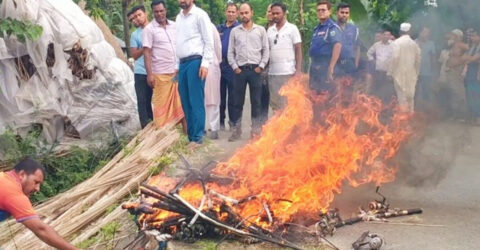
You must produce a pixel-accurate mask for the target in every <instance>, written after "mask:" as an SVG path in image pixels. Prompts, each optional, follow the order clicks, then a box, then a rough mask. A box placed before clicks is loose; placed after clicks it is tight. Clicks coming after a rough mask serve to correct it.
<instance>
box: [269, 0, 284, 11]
mask: <svg viewBox="0 0 480 250" xmlns="http://www.w3.org/2000/svg"><path fill="white" fill-rule="evenodd" d="M273 7H280V8H281V9H282V11H283V13H285V12H287V6H286V5H285V4H284V3H279V2H276V3H273V4H272V6H270V9H273Z"/></svg>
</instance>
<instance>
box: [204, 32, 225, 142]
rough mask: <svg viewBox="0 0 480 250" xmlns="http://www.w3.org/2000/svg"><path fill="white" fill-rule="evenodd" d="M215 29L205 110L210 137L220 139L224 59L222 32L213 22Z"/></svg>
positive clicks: (206, 83)
mask: <svg viewBox="0 0 480 250" xmlns="http://www.w3.org/2000/svg"><path fill="white" fill-rule="evenodd" d="M212 31H213V34H212V36H213V48H214V50H215V51H214V52H215V53H214V56H213V61H212V63H211V64H210V67H209V68H208V75H207V79H206V80H205V110H206V114H207V122H208V124H209V125H210V130H211V131H212V132H211V133H210V139H212V140H216V139H218V130H219V129H220V99H221V98H220V78H221V70H220V63H221V61H222V42H221V40H220V34H219V33H218V31H217V30H216V27H215V25H214V24H213V23H212Z"/></svg>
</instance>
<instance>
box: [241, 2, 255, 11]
mask: <svg viewBox="0 0 480 250" xmlns="http://www.w3.org/2000/svg"><path fill="white" fill-rule="evenodd" d="M244 4H246V5H248V7H250V10H251V11H253V6H252V4H251V3H249V2H243V3H241V4H240V7H241V6H242V5H244Z"/></svg>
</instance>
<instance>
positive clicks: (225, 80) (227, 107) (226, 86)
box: [220, 74, 233, 125]
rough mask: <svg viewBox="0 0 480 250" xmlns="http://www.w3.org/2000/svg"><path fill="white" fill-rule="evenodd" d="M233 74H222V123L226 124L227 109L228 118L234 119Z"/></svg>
mask: <svg viewBox="0 0 480 250" xmlns="http://www.w3.org/2000/svg"><path fill="white" fill-rule="evenodd" d="M232 76H233V74H222V77H221V78H220V124H222V125H224V124H225V118H226V111H228V120H229V121H230V122H232V121H233V118H232V114H231V113H232V109H233V98H232V97H233V79H232Z"/></svg>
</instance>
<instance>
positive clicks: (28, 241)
mask: <svg viewBox="0 0 480 250" xmlns="http://www.w3.org/2000/svg"><path fill="white" fill-rule="evenodd" d="M179 137H180V135H179V133H178V132H177V131H176V130H175V129H174V128H173V125H167V126H165V127H164V128H162V129H156V128H155V126H154V125H153V123H151V124H150V125H149V126H147V127H146V128H145V129H143V130H142V131H141V132H140V133H139V134H138V135H137V136H136V137H135V138H134V139H133V140H132V141H131V142H130V143H129V144H128V145H127V146H126V147H125V149H124V150H122V151H121V152H119V153H118V154H117V155H116V156H115V157H114V158H113V159H112V160H111V161H110V162H109V163H108V164H107V165H105V166H104V167H103V168H102V169H101V170H100V171H98V172H97V173H96V174H95V175H94V176H93V177H91V178H90V179H88V180H86V181H84V182H83V183H81V184H79V185H77V186H75V187H74V188H72V189H70V190H68V191H66V192H64V193H62V194H59V195H57V196H55V197H53V198H51V199H49V200H48V201H46V202H44V203H43V204H41V205H39V206H37V207H35V210H36V211H37V213H38V214H39V215H40V216H41V218H42V220H43V221H45V222H46V223H48V224H49V225H51V226H53V227H54V228H55V230H57V232H58V233H59V234H60V235H62V236H63V237H65V238H67V239H70V240H72V239H73V242H74V243H78V242H80V241H82V240H84V239H87V238H89V237H90V236H92V235H93V234H95V233H96V232H98V230H99V229H100V228H101V227H102V226H104V225H106V224H108V223H109V222H111V221H113V220H115V219H116V218H118V217H119V216H121V215H122V214H123V213H121V210H119V209H117V210H118V211H117V210H115V211H114V212H112V213H110V214H108V215H107V216H106V217H104V218H102V216H104V215H105V213H106V210H107V208H109V207H111V206H112V205H114V204H116V203H118V202H119V201H120V200H121V199H122V198H124V197H125V196H127V195H128V194H130V193H131V192H132V191H133V190H135V189H137V187H138V186H139V184H140V183H141V182H143V181H144V180H145V179H146V178H147V177H148V175H149V169H150V168H151V167H153V166H155V165H156V164H157V163H156V159H158V158H159V157H161V156H162V154H163V153H164V152H165V151H166V149H167V148H168V147H169V146H171V145H172V144H173V143H174V142H175V141H176V140H177V139H178V138H179ZM86 228H88V230H86V231H85V232H83V233H82V234H79V233H80V232H81V230H83V229H86ZM0 229H1V230H0V245H1V246H2V247H4V248H5V249H15V248H16V249H40V248H45V247H46V245H45V244H44V243H42V242H41V241H40V240H38V239H37V238H36V237H35V235H33V234H32V233H31V232H30V231H28V230H26V229H24V227H23V226H22V225H20V224H18V223H15V222H14V221H13V220H11V221H8V222H5V223H3V224H0Z"/></svg>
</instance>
